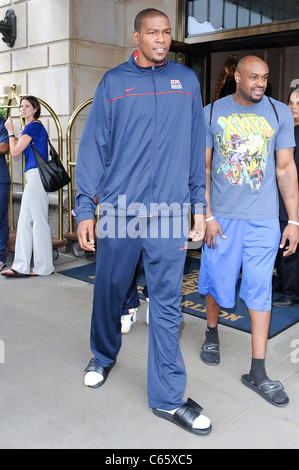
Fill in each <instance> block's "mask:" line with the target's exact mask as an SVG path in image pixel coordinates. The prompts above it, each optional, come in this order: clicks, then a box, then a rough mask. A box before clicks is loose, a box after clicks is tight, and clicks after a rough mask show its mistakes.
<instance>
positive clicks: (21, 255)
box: [12, 168, 54, 276]
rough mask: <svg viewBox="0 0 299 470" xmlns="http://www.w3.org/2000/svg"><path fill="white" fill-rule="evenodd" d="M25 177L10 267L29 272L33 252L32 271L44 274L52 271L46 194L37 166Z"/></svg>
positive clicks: (21, 271) (51, 249)
mask: <svg viewBox="0 0 299 470" xmlns="http://www.w3.org/2000/svg"><path fill="white" fill-rule="evenodd" d="M25 178H26V185H25V189H24V193H23V196H22V202H21V208H20V215H19V219H18V227H17V237H16V246H15V258H14V262H13V266H12V269H15V270H16V271H18V272H20V273H23V274H29V271H30V265H31V259H32V253H33V267H32V271H33V272H34V273H35V274H39V275H40V276H46V275H48V274H51V273H52V272H53V271H54V265H53V247H52V238H51V230H50V227H49V224H48V210H49V198H48V194H47V193H46V191H45V190H44V187H43V185H42V182H41V179H40V176H39V171H38V169H37V168H32V169H31V170H28V171H26V173H25Z"/></svg>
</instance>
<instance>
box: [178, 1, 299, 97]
mask: <svg viewBox="0 0 299 470" xmlns="http://www.w3.org/2000/svg"><path fill="white" fill-rule="evenodd" d="M178 3H179V11H178V18H179V21H178V38H179V41H174V42H173V44H172V49H171V50H172V52H173V53H175V54H176V60H178V61H181V62H183V63H184V64H185V65H187V66H189V67H191V68H192V69H194V71H195V72H196V74H197V77H198V79H199V81H200V83H201V87H202V98H203V102H204V105H206V104H208V103H210V102H211V101H212V100H213V99H215V96H216V95H215V93H216V85H217V82H218V79H219V78H220V76H221V75H222V73H223V70H224V67H225V65H226V64H227V61H231V63H232V62H234V61H235V62H238V61H239V60H240V59H241V58H242V57H244V56H246V55H249V54H253V55H256V56H258V57H260V58H262V59H263V60H265V62H267V64H268V66H269V69H270V76H269V87H268V90H267V94H268V95H269V96H272V97H273V98H275V99H277V100H280V101H283V102H285V101H286V99H287V96H288V94H289V92H290V90H291V89H292V88H295V87H296V86H298V84H299V4H298V1H297V0H286V1H285V2H280V1H279V0H271V1H270V0H259V1H257V0H189V1H186V0H180V1H179V2H178ZM230 59H231V60H230ZM228 78H230V77H228ZM230 85H231V86H232V87H231V88H230V87H229V86H228V87H227V89H228V91H229V92H230V91H231V90H232V91H231V92H233V83H231V84H230Z"/></svg>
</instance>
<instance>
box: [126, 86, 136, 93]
mask: <svg viewBox="0 0 299 470" xmlns="http://www.w3.org/2000/svg"><path fill="white" fill-rule="evenodd" d="M135 88H136V87H135V86H134V87H133V88H126V92H128V91H132V90H135Z"/></svg>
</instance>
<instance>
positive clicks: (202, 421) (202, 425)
mask: <svg viewBox="0 0 299 470" xmlns="http://www.w3.org/2000/svg"><path fill="white" fill-rule="evenodd" d="M177 410H178V408H175V409H174V410H170V411H169V410H161V411H165V412H166V413H170V414H172V415H174V413H175V412H176V411H177ZM210 424H211V421H210V420H209V418H207V417H206V416H204V415H199V416H198V417H197V418H196V419H195V420H194V423H193V426H192V428H193V429H207V428H209V427H210Z"/></svg>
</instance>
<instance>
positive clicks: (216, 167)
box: [198, 56, 299, 406]
mask: <svg viewBox="0 0 299 470" xmlns="http://www.w3.org/2000/svg"><path fill="white" fill-rule="evenodd" d="M268 76H269V69H268V65H267V64H266V63H265V62H264V61H263V60H262V59H260V58H259V57H256V56H246V57H243V58H242V59H241V60H240V61H239V63H238V66H237V70H236V72H235V80H236V84H237V88H236V92H235V93H234V94H233V95H228V96H226V97H224V98H222V99H220V100H218V101H215V102H214V104H213V107H211V105H208V106H206V107H205V119H206V173H207V181H206V187H207V190H206V200H207V204H208V205H207V211H206V217H207V218H206V223H207V229H206V235H205V239H204V241H205V243H204V246H203V250H202V258H201V266H200V271H199V281H198V290H199V292H200V293H201V294H203V295H205V296H206V307H207V329H206V334H205V336H206V338H205V342H204V343H203V345H202V348H201V352H200V357H201V360H202V361H203V362H204V363H205V364H208V365H211V366H216V365H218V364H219V362H220V347H219V336H218V329H217V325H218V319H219V312H220V306H221V307H226V308H232V307H234V305H235V289H236V284H237V280H238V278H239V274H240V269H241V265H242V280H241V288H240V297H241V298H242V299H243V300H244V301H245V304H246V306H247V308H248V311H249V315H250V320H251V337H252V358H251V368H250V371H249V374H244V375H242V377H241V380H242V383H243V384H244V385H245V386H247V387H248V388H250V389H251V390H253V391H255V392H256V393H258V394H259V395H261V396H262V397H263V398H265V399H266V400H267V401H269V402H270V403H271V404H273V405H275V406H285V405H286V404H287V403H288V402H289V398H288V396H287V394H286V392H285V390H284V387H283V385H282V384H281V383H280V382H279V381H272V380H270V379H269V378H268V376H267V374H266V368H265V356H266V346H267V339H268V332H269V325H270V316H271V300H272V299H271V295H272V274H273V268H274V262H275V257H276V254H277V250H278V245H279V241H280V248H282V249H284V255H285V256H290V255H293V253H294V252H295V251H296V249H297V245H298V242H299V227H298V225H299V223H298V181H297V171H296V166H295V163H294V157H293V154H294V145H295V140H294V131H293V118H292V114H291V112H290V110H289V109H288V107H287V106H286V105H285V104H283V103H280V102H278V101H276V100H272V99H270V98H268V97H267V96H265V95H264V93H265V90H266V87H267V82H268ZM274 152H275V157H274ZM276 181H277V182H278V187H279V190H280V192H281V195H282V198H283V201H284V204H285V206H286V209H287V213H288V224H287V226H286V228H285V230H284V231H283V233H282V236H281V233H280V227H279V219H278V215H279V206H278V188H277V182H276ZM280 237H281V238H280ZM287 240H288V242H289V243H288V244H286V242H287ZM286 245H287V246H286Z"/></svg>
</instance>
